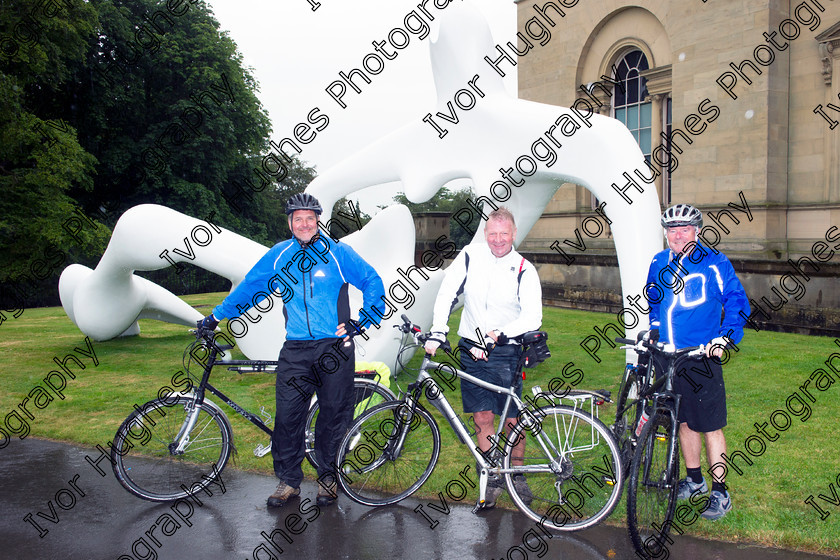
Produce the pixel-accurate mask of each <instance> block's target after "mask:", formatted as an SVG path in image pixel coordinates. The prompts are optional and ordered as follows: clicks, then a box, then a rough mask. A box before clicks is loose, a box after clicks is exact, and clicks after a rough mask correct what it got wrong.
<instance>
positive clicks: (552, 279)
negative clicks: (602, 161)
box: [505, 0, 840, 334]
mask: <svg viewBox="0 0 840 560" xmlns="http://www.w3.org/2000/svg"><path fill="white" fill-rule="evenodd" d="M517 11H518V30H519V32H520V37H519V39H518V44H517V45H516V47H517V49H518V51H519V52H520V53H522V51H527V52H525V53H524V54H520V56H518V57H517V63H518V64H517V68H518V73H519V97H520V98H523V99H528V100H533V101H538V102H541V103H549V104H555V105H561V106H565V107H569V106H570V105H572V104H573V103H574V101H575V99H576V98H581V97H583V98H587V99H588V100H590V102H591V103H592V104H593V105H599V108H598V110H599V111H600V112H601V113H602V114H604V115H609V116H612V117H615V118H618V119H620V120H622V121H623V122H624V123H625V124H626V125H627V126H628V128H629V129H630V130H631V132H633V134H634V135H635V136H636V138H637V140H638V142H639V145H640V147H641V149H642V152H643V153H644V154H645V156H646V158H647V160H648V162H649V164H650V165H651V166H655V168H656V169H658V170H659V171H660V172H661V174H660V176H659V177H658V178H657V180H656V187H657V191H658V193H659V195H660V199H661V204H662V206H663V208H664V207H666V206H668V205H671V204H675V203H677V202H686V203H690V204H693V205H695V206H697V207H698V208H700V209H701V210H702V211H703V212H704V216H705V218H706V224H708V225H711V226H713V227H715V229H716V231H718V232H720V233H721V237H722V239H721V241H720V244H719V245H718V248H720V249H721V250H723V252H724V253H726V254H727V255H728V256H729V257H730V259H731V260H732V261H733V264H734V266H735V269H736V271H737V272H738V275H739V277H740V278H741V279H742V282H743V283H744V285H745V288H746V289H747V293H748V295H749V296H750V298H751V299H752V300H753V301H754V303H753V309H754V314H753V316H754V318H755V321H756V322H757V324H759V325H761V328H769V329H774V330H794V331H796V330H799V331H805V330H807V331H809V332H817V333H826V334H827V333H833V334H837V333H838V332H840V289H838V288H840V282H838V273H840V257H838V256H837V254H836V253H838V252H840V228H838V226H840V126H838V125H840V122H838V121H840V2H838V1H837V0H803V1H801V2H794V1H782V0H749V1H744V2H732V1H728V0H708V1H707V0H681V1H674V0H671V1H669V0H642V1H637V2H634V3H629V2H622V1H620V0H599V1H579V0H554V1H546V0H518V1H517ZM541 29H546V30H547V31H548V32H550V40H547V41H546V39H545V37H543V38H542V39H541V41H537V40H534V37H537V36H539V34H540V33H541ZM529 31H530V32H529ZM526 40H527V41H529V42H530V43H531V44H533V48H531V49H527V44H526V42H525V41H526ZM541 42H543V43H544V44H540V43H541ZM505 48H510V45H508V46H506V47H505ZM604 157H609V154H604ZM742 200H746V201H747V203H748V205H749V209H750V215H749V216H748V214H747V213H746V212H743V211H739V210H737V209H734V208H733V206H732V205H730V203H733V204H737V205H741V206H743V204H742ZM594 207H595V200H594V199H593V197H592V195H591V194H590V193H589V191H587V190H586V189H584V188H583V187H580V186H576V185H564V186H563V188H561V189H560V190H559V191H558V192H557V193H556V195H555V196H554V198H553V199H552V201H551V203H550V204H549V206H548V207H547V208H546V211H545V213H544V214H543V216H542V218H541V219H540V221H539V222H538V223H537V224H536V225H535V227H534V228H533V229H532V231H531V233H530V234H529V236H528V238H527V239H526V240H525V241H524V242H523V243H522V245H521V246H520V247H519V250H520V252H523V253H525V254H527V255H528V257H529V258H531V259H533V261H534V262H535V263H537V264H538V265H539V266H540V275H541V277H542V279H543V283H544V288H543V293H544V296H545V297H546V300H547V302H548V303H553V304H557V305H563V306H574V307H577V308H589V309H600V310H611V311H617V310H618V309H619V308H620V307H621V305H620V301H621V293H620V284H619V280H618V271H617V261H616V258H615V250H614V247H613V242H612V240H611V238H610V232H609V228H605V229H604V231H603V232H601V233H600V234H599V235H597V236H596V237H594V238H589V237H585V238H584V239H585V240H586V242H587V250H586V251H585V252H580V251H577V250H575V249H573V248H571V247H570V246H568V245H566V246H564V247H565V249H566V250H567V253H568V254H569V255H571V256H575V261H574V262H573V263H571V264H567V263H568V259H565V258H564V257H563V256H562V255H560V254H559V253H558V252H557V251H553V250H552V249H551V245H552V243H557V242H560V243H562V242H563V241H564V240H572V241H574V240H575V233H574V231H575V229H576V228H581V227H582V224H583V221H584V220H586V219H587V218H588V217H590V216H593V217H596V218H597V214H596V213H595V212H594ZM722 211H723V213H721V212H722ZM727 211H728V212H727ZM590 224H591V221H590ZM579 231H582V230H579ZM589 232H590V233H593V234H594V233H595V232H597V229H593V228H592V227H590V228H589ZM711 233H712V232H711V231H709V234H711Z"/></svg>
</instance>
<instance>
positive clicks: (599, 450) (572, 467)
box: [502, 406, 624, 531]
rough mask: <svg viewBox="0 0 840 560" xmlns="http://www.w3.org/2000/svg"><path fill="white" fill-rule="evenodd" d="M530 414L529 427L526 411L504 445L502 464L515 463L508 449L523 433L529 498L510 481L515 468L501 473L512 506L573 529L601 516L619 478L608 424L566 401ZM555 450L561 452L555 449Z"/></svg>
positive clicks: (617, 492)
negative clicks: (533, 422)
mask: <svg viewBox="0 0 840 560" xmlns="http://www.w3.org/2000/svg"><path fill="white" fill-rule="evenodd" d="M534 415H535V416H534V417H533V418H536V422H537V423H536V424H534V425H532V426H531V427H526V425H525V421H526V420H527V417H526V418H523V420H520V421H519V422H518V423H517V424H516V426H515V428H514V429H513V430H512V432H511V435H510V438H509V439H508V441H507V443H506V445H505V450H504V459H503V462H502V465H503V467H504V469H517V466H515V465H513V464H512V460H513V458H514V457H513V449H514V446H515V444H516V443H517V442H519V440H520V439H521V438H522V437H524V438H525V454H524V457H523V463H524V466H523V467H521V468H522V469H523V470H524V471H525V473H524V474H525V475H526V480H527V481H528V486H529V488H530V494H531V496H530V498H531V499H530V500H529V496H527V494H520V493H519V491H518V490H517V488H516V486H515V485H514V484H513V475H514V474H515V473H510V472H506V473H505V482H506V483H507V488H508V492H509V493H510V496H511V499H512V500H513V502H514V504H516V507H518V508H519V509H520V510H521V511H522V512H523V513H524V514H525V515H527V516H528V517H529V518H531V519H532V520H534V521H536V522H537V523H539V524H540V525H541V526H542V527H548V528H549V529H554V530H556V531H577V530H580V529H585V528H587V527H591V526H592V525H595V524H596V523H598V522H600V521H601V520H602V519H605V518H606V517H607V516H609V515H610V514H611V513H612V511H613V510H614V509H615V507H616V505H618V501H619V499H620V498H621V491H622V487H623V484H624V476H623V470H622V469H623V466H622V463H621V454H620V452H619V449H618V444H617V443H616V440H615V437H614V436H613V434H612V432H611V431H610V429H609V428H607V426H606V425H604V423H603V422H601V421H600V420H599V419H597V418H595V417H593V416H592V415H590V414H589V413H588V412H583V411H581V410H578V409H574V408H572V407H568V406H556V407H549V408H542V409H540V410H539V411H537V412H535V413H534ZM544 447H547V448H549V450H550V452H551V453H550V454H549V453H546V451H545V449H544ZM559 450H563V451H564V452H565V453H561V454H560V455H558V454H557V452H558V451H559Z"/></svg>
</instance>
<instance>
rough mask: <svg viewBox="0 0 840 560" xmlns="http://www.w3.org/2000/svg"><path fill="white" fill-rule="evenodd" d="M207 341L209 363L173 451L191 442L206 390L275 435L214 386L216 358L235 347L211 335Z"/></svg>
mask: <svg viewBox="0 0 840 560" xmlns="http://www.w3.org/2000/svg"><path fill="white" fill-rule="evenodd" d="M204 340H205V342H207V343H209V346H210V356H209V358H208V359H207V363H206V364H205V365H204V371H203V373H202V375H201V381H200V382H199V384H198V385H197V386H195V388H194V395H195V398H194V399H193V401H192V404H191V405H190V407H191V410H189V411H187V422H186V423H185V424H184V425H183V426H182V427H181V430H180V431H179V432H178V435H177V436H176V438H175V442H173V443H177V445H175V447H174V449H173V450H172V452H173V453H182V452H183V451H184V449H185V448H186V446H187V445H188V444H189V440H188V437H187V434H190V433H192V429H193V427H195V422H196V420H197V419H198V411H199V408H200V405H201V404H202V403H204V396H205V391H210V392H211V393H212V394H214V395H216V396H217V397H219V398H220V399H221V400H222V401H223V402H224V403H225V404H226V405H228V406H229V407H230V408H232V409H233V410H234V411H236V413H237V414H239V415H240V416H242V417H243V418H245V419H246V420H248V421H249V422H250V423H251V424H253V425H254V426H256V427H257V428H259V429H260V430H262V431H263V432H265V433H266V434H268V436H269V437H272V436H273V435H274V431H273V430H272V429H271V428H269V427H268V426H266V425H265V423H263V421H262V419H261V418H260V417H259V416H257V415H256V414H254V413H252V412H249V411H247V410H245V409H244V408H242V407H241V406H239V405H238V404H236V402H235V401H234V400H233V399H231V398H229V397H228V396H227V395H225V394H224V393H222V392H221V391H220V390H219V389H217V388H216V387H214V386H213V385H211V384H210V381H209V380H210V372H211V371H212V370H213V368H214V367H215V366H216V365H218V363H217V362H216V358H217V356H218V355H219V352H223V351H225V350H231V349H233V346H228V345H221V346H220V345H217V344H216V342H215V340H214V339H212V338H209V337H205V338H204ZM223 363H224V365H226V366H252V367H253V366H255V367H257V368H258V371H264V368H265V367H266V366H271V365H274V366H276V365H277V364H278V362H277V361H269V360H231V361H229V362H223Z"/></svg>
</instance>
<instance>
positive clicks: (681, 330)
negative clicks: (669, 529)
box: [646, 204, 750, 519]
mask: <svg viewBox="0 0 840 560" xmlns="http://www.w3.org/2000/svg"><path fill="white" fill-rule="evenodd" d="M662 227H664V228H665V237H666V239H667V241H668V249H666V250H664V251H662V252H660V253H657V254H656V256H654V257H653V262H651V264H650V269H649V271H648V279H647V286H646V290H647V299H648V301H649V302H650V327H651V332H653V331H655V330H656V329H658V331H659V340H660V341H661V342H666V343H671V344H673V345H674V346H676V348H685V347H689V346H699V345H701V344H703V345H707V346H706V357H704V358H702V359H698V360H697V361H696V363H691V362H684V366H683V367H682V368H681V369H680V371H679V372H677V375H676V376H675V379H674V391H675V392H676V393H679V394H680V395H682V399H681V401H680V412H679V418H678V420H679V422H680V431H679V435H680V447H681V448H682V454H683V460H684V461H685V466H686V471H687V476H686V478H685V479H682V480H680V481H679V491H678V494H677V498H678V499H687V498H688V497H689V496H691V495H692V494H705V493H706V492H708V486H707V485H706V481H705V479H704V478H703V475H702V474H701V472H700V448H701V440H705V443H706V457H707V459H708V461H709V465H710V466H714V465H715V464H718V463H720V464H724V465H725V459H724V457H723V456H724V454H725V453H726V440H725V438H724V436H723V427H724V426H726V391H725V388H724V384H723V368H722V367H721V362H720V357H721V356H722V355H723V352H724V349H725V348H726V346H728V345H732V344H737V343H738V342H740V341H741V339H742V338H743V336H744V330H743V328H744V319H743V318H744V317H748V316H749V313H750V306H749V300H748V299H747V295H746V293H745V292H744V287H743V286H742V285H741V282H740V281H739V280H738V277H737V276H736V275H735V270H734V269H733V268H732V263H730V262H729V259H728V258H726V256H725V255H724V254H723V253H720V252H718V251H715V250H713V249H710V248H709V247H705V246H703V245H700V244H699V243H697V234H698V233H699V232H700V228H702V227H703V216H702V214H701V213H700V211H699V210H698V209H697V208H694V207H693V206H689V205H687V204H677V205H675V206H672V207H671V208H668V209H667V210H666V211H665V212H664V213H663V215H662ZM721 311H723V320H721ZM660 371H662V370H660ZM697 372H703V374H697ZM708 375H711V379H709V378H708V377H707V376H708ZM701 434H702V436H703V437H702V438H701ZM721 470H723V469H721ZM710 472H711V473H713V474H712V476H713V480H712V492H711V494H710V496H709V504H708V508H707V509H706V510H705V511H704V512H703V513H702V516H703V517H704V518H706V519H718V518H720V517H722V516H723V515H725V514H726V513H727V512H728V511H729V510H730V509H732V500H731V499H730V496H729V492H728V491H727V490H726V486H725V484H724V477H723V475H720V476H718V474H717V472H715V470H710ZM724 474H725V470H724Z"/></svg>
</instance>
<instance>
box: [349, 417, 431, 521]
mask: <svg viewBox="0 0 840 560" xmlns="http://www.w3.org/2000/svg"><path fill="white" fill-rule="evenodd" d="M439 455H440V429H439V428H438V426H437V423H436V422H435V420H434V418H432V416H431V414H429V413H428V412H427V411H426V410H425V409H423V408H421V407H420V406H417V408H416V409H415V410H414V411H412V410H411V408H410V406H409V405H408V404H406V403H405V402H404V401H390V402H386V403H382V404H380V405H378V406H376V407H374V408H372V409H370V410H368V411H367V412H365V413H364V414H362V415H361V416H359V417H358V418H357V419H356V421H355V422H354V423H353V425H352V426H351V427H350V430H349V431H348V432H347V434H346V435H345V436H344V439H343V440H342V441H341V445H340V446H339V452H338V457H339V461H338V465H339V472H338V473H337V474H336V476H337V477H338V483H339V485H340V486H341V488H342V490H344V492H345V493H346V494H347V495H348V496H350V498H351V499H352V500H353V501H355V502H358V503H360V504H363V505H366V506H384V505H388V504H395V503H397V502H399V501H400V500H403V499H405V498H407V497H408V496H410V495H411V494H413V493H414V492H415V491H416V490H417V489H418V488H420V487H421V486H422V485H423V483H424V482H426V480H427V479H428V478H429V476H430V475H431V474H432V471H433V470H434V468H435V464H436V463H437V460H438V456H439Z"/></svg>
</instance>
